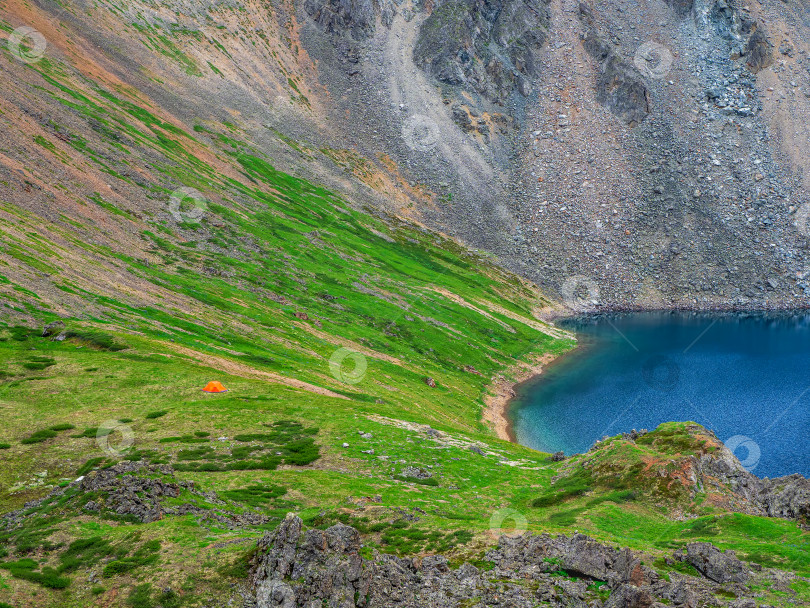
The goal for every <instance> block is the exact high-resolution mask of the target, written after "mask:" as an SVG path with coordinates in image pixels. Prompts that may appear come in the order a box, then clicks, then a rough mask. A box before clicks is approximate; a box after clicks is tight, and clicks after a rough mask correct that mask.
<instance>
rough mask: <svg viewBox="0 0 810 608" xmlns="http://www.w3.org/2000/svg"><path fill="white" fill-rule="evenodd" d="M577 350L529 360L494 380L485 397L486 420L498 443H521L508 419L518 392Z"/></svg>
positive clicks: (576, 348) (540, 354)
mask: <svg viewBox="0 0 810 608" xmlns="http://www.w3.org/2000/svg"><path fill="white" fill-rule="evenodd" d="M578 348H579V346H576V347H574V348H573V349H571V350H569V351H566V352H564V353H560V354H557V355H555V354H553V353H536V354H535V355H534V356H530V360H529V361H521V362H519V363H516V364H514V365H512V366H510V367H509V368H507V369H506V370H504V371H503V372H501V373H499V374H498V375H497V376H495V377H493V378H492V380H491V381H490V383H489V385H488V386H487V394H486V396H485V397H484V405H485V407H484V411H483V419H484V423H485V424H488V425H489V426H490V428H492V429H493V430H494V431H495V433H496V434H497V436H498V438H499V439H503V440H504V441H509V442H510V443H518V441H517V437H516V435H515V431H514V428H513V423H512V420H511V419H510V418H509V411H510V410H511V408H512V405H513V403H514V400H515V399H516V398H517V396H518V394H517V392H516V391H515V389H517V388H519V387H520V386H521V385H523V384H525V383H527V382H531V381H532V380H534V379H536V378H538V377H540V376H541V375H542V373H543V370H544V369H546V368H547V367H548V366H549V365H550V364H551V363H552V362H553V361H556V360H559V359H560V358H561V357H563V356H564V355H567V354H569V353H572V352H574V351H575V350H578Z"/></svg>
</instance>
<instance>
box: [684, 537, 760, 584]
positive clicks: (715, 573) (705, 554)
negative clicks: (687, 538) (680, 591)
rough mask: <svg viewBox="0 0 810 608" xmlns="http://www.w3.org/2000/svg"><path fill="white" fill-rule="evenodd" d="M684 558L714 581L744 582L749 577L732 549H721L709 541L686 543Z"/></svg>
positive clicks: (746, 569)
mask: <svg viewBox="0 0 810 608" xmlns="http://www.w3.org/2000/svg"><path fill="white" fill-rule="evenodd" d="M685 560H686V562H687V563H689V564H691V565H692V566H694V567H695V568H696V569H697V570H698V572H700V573H701V574H702V575H703V576H705V577H706V578H708V579H711V580H713V581H714V582H716V583H746V582H747V581H748V578H749V574H748V568H746V566H745V564H744V563H743V562H741V561H740V560H739V559H737V555H736V554H735V553H734V551H721V550H720V549H718V548H717V547H715V546H714V545H712V544H711V543H690V544H688V545H687V546H686V558H685Z"/></svg>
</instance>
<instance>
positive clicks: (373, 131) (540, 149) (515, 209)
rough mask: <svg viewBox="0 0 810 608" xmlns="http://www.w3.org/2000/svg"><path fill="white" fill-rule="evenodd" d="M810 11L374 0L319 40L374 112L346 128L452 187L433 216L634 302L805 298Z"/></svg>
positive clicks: (415, 171) (605, 298) (420, 175)
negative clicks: (345, 60) (338, 51)
mask: <svg viewBox="0 0 810 608" xmlns="http://www.w3.org/2000/svg"><path fill="white" fill-rule="evenodd" d="M313 6H315V7H317V6H323V4H320V5H319V3H318V0H311V2H310V3H309V4H308V9H307V12H308V13H309V14H310V15H314V16H317V15H319V14H320V12H322V11H323V10H324V9H322V8H320V9H319V8H313ZM326 6H331V5H330V4H327V5H326ZM805 9H806V7H805V6H804V5H801V4H799V5H791V6H787V5H785V3H782V2H767V3H764V4H762V5H759V4H752V5H750V6H744V5H743V3H742V2H738V1H736V0H735V1H732V2H726V1H724V0H717V1H706V0H699V1H698V2H694V3H693V2H686V1H677V2H669V3H666V2H663V1H656V2H653V3H651V4H648V5H643V6H642V5H637V4H635V3H621V2H610V3H595V4H593V5H587V4H581V3H579V2H577V1H574V0H554V1H552V2H550V3H548V4H546V3H544V2H528V3H524V2H518V3H513V2H494V3H482V2H471V1H470V2H439V3H420V4H409V3H402V4H393V3H386V4H374V3H368V4H366V5H363V10H362V11H359V9H358V11H359V12H358V14H357V15H356V16H355V15H353V13H352V10H348V11H344V13H343V20H344V27H343V29H341V28H336V27H334V26H332V27H330V28H328V29H327V30H326V31H325V30H324V29H323V28H321V27H320V26H319V25H318V23H319V22H318V20H317V19H316V20H315V21H310V22H309V24H310V25H309V26H307V27H309V28H311V29H309V30H308V29H307V27H305V28H304V31H305V36H304V42H305V44H306V45H307V48H308V49H309V50H310V52H311V53H312V54H313V56H315V57H317V58H319V59H320V60H322V63H321V64H320V71H319V78H320V79H321V82H322V83H324V84H325V86H326V88H327V89H329V90H331V91H333V92H335V93H337V94H336V95H335V97H336V98H339V99H340V101H339V102H338V106H339V107H340V108H341V109H345V108H352V109H353V116H354V118H355V119H356V117H357V116H361V117H362V119H361V120H360V121H357V120H355V122H354V123H353V126H350V125H348V124H347V125H346V127H345V128H351V129H353V136H355V137H356V138H358V139H361V140H363V142H364V143H363V145H365V146H366V147H367V148H368V149H369V150H372V149H380V150H385V152H386V153H388V154H391V155H392V156H393V157H394V158H395V159H396V160H397V162H398V163H399V164H400V166H402V167H405V168H406V170H407V172H408V176H409V178H410V179H412V180H414V181H418V182H423V183H426V184H428V186H429V187H430V188H431V190H433V191H434V192H436V193H437V199H436V200H437V206H436V207H435V208H430V207H426V208H423V209H422V210H421V211H422V214H423V216H424V217H425V219H426V220H427V221H429V222H431V223H434V224H436V225H438V226H440V227H443V228H446V229H447V230H448V231H450V232H453V233H455V234H457V235H459V236H461V237H462V238H463V239H465V240H467V241H468V242H470V243H471V244H473V245H475V246H481V247H486V248H489V249H490V250H492V251H493V252H495V253H496V254H497V255H498V256H499V257H500V258H501V259H502V260H503V261H504V262H505V263H506V264H507V265H509V266H510V267H512V268H514V269H517V270H519V271H520V272H522V273H524V274H526V275H527V276H529V277H531V278H532V279H534V280H536V281H538V282H540V283H541V284H543V285H544V286H546V287H549V288H553V289H556V290H557V291H558V292H563V291H565V290H563V286H564V285H568V287H569V289H568V292H570V291H571V289H570V287H571V284H572V281H573V283H574V284H576V283H577V278H578V277H584V278H583V279H579V282H580V283H582V284H587V285H590V286H591V288H592V291H593V292H594V293H592V294H591V295H592V296H594V299H598V300H599V301H600V303H602V304H605V305H610V306H615V307H648V306H689V307H729V306H783V305H802V304H805V303H806V301H807V296H806V295H805V287H806V283H805V275H806V273H807V269H806V268H805V264H806V262H805V258H806V247H807V240H806V238H805V234H804V226H803V224H804V220H805V219H806V218H805V217H804V215H803V211H804V210H803V209H802V204H803V203H804V197H805V195H806V184H805V183H804V181H803V168H804V165H805V164H807V162H809V161H808V160H807V157H808V156H809V155H807V154H805V151H806V148H807V141H808V140H807V135H808V134H807V132H806V130H805V127H804V123H805V122H806V121H805V120H804V119H803V117H805V116H807V115H808V112H810V98H808V96H807V95H810V72H808V71H807V67H808V65H809V64H808V61H810V60H808V58H807V51H808V48H807V47H806V45H805V43H804V42H803V40H806V39H807V36H806V35H805V34H806V28H807V12H806V10H805ZM319 11H320V12H319ZM372 14H373V15H374V17H375V19H374V20H373V23H372V20H371V19H370V15H372ZM355 21H356V22H358V23H362V24H363V26H362V27H360V29H359V32H360V33H359V35H358V27H357V26H356V25H355V24H354V22H355ZM307 31H308V32H309V33H308V34H306V32H307ZM326 32H328V34H327V35H326V37H325V36H324V34H325V33H326ZM392 39H393V40H395V43H392V42H391V41H392ZM392 44H393V46H395V47H396V52H395V53H390V52H388V53H387V52H386V49H390V48H391V47H392ZM411 45H412V48H413V51H412V55H411V57H407V54H408V47H410V46H411ZM334 48H343V49H348V51H347V52H348V54H350V55H351V56H352V57H353V58H354V59H353V61H354V62H353V63H352V64H351V66H354V67H351V66H349V67H348V68H347V67H346V66H345V65H341V62H340V61H339V58H336V55H335V53H334V52H332V51H331V50H329V49H334ZM412 60H413V63H411V61H412ZM414 65H415V66H416V68H418V70H419V71H416V72H415V71H414V69H413V66H414ZM341 69H343V70H344V71H346V73H349V74H351V77H350V78H346V79H343V80H342V81H341V82H338V79H337V78H336V77H335V74H336V73H338V72H340V70H341ZM383 83H385V85H384V86H383ZM769 89H773V90H769ZM414 130H416V131H417V132H418V133H423V138H422V139H421V140H420V139H419V137H417V142H418V143H417V145H413V141H412V140H413V135H412V133H413V131H414ZM409 138H411V139H410V140H409ZM462 139H463V141H464V142H465V143H460V142H461V141H462ZM419 142H421V143H419ZM482 163H486V164H487V165H489V168H487V169H482V168H481V167H482ZM490 176H492V178H490ZM797 224H798V225H797ZM585 279H588V280H585ZM574 287H576V285H574ZM597 290H598V298H597V297H596V291H597ZM574 293H575V294H577V293H582V292H581V291H579V292H577V290H576V289H574ZM563 295H565V294H563Z"/></svg>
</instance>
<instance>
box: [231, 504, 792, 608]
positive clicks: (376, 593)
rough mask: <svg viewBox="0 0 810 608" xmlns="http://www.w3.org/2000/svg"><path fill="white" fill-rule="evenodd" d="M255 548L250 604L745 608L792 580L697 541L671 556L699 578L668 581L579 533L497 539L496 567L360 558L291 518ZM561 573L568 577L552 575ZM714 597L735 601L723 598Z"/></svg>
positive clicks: (303, 607)
mask: <svg viewBox="0 0 810 608" xmlns="http://www.w3.org/2000/svg"><path fill="white" fill-rule="evenodd" d="M257 548H258V551H257V553H256V555H255V556H254V558H253V565H252V569H251V575H250V586H251V593H250V597H249V599H248V600H247V601H246V603H245V607H246V608H271V607H272V608H313V607H315V606H321V605H329V606H340V607H341V608H349V607H355V606H356V607H358V608H394V607H402V608H417V607H418V608H425V607H430V608H451V607H453V608H455V607H461V606H463V607H464V608H483V607H484V606H487V607H497V606H502V607H504V608H507V607H508V608H524V607H525V608H530V607H533V606H537V605H538V602H540V603H542V605H547V606H554V607H560V608H562V607H566V608H586V607H587V608H652V607H655V608H662V607H663V606H665V605H669V606H677V607H690V608H696V607H697V606H730V607H735V608H743V607H745V608H748V607H749V606H757V603H756V601H755V600H754V599H752V598H753V597H754V596H755V595H756V591H755V590H754V589H753V588H752V586H753V585H756V584H761V583H762V582H764V581H776V580H784V576H786V575H785V573H782V572H779V571H775V570H774V571H771V570H769V571H763V569H762V568H761V567H759V566H756V565H752V564H746V563H744V562H741V561H740V560H739V559H737V557H736V556H735V555H734V553H733V552H722V551H720V550H718V549H717V548H716V547H714V546H712V545H711V544H709V543H692V544H690V545H688V546H687V549H686V552H685V553H683V552H679V553H676V554H675V555H673V557H672V558H670V559H671V561H672V562H674V561H683V562H686V563H688V564H690V565H692V566H694V567H695V568H696V569H697V570H698V571H699V572H700V573H701V574H702V578H699V577H694V576H687V575H679V574H677V573H674V572H673V573H671V574H669V580H666V579H665V578H663V577H662V576H661V575H659V574H658V572H656V571H655V570H653V569H652V568H650V567H648V566H646V565H644V564H643V563H642V559H643V558H644V556H643V555H641V554H637V553H634V552H633V551H631V550H630V549H626V548H625V549H615V548H613V547H608V546H606V545H603V544H600V543H598V542H596V541H594V540H593V539H591V538H588V537H587V536H584V535H581V534H577V535H574V536H570V537H567V536H557V537H552V536H549V535H547V534H543V535H539V536H538V535H532V534H529V533H526V534H523V535H521V536H518V537H514V538H512V537H508V536H501V537H500V540H499V542H498V546H497V548H496V549H493V550H491V551H489V552H488V553H487V554H486V556H485V560H486V561H488V562H490V563H491V564H492V566H493V567H492V569H491V570H481V569H479V568H477V567H475V566H473V565H471V564H469V563H465V564H463V565H462V566H461V567H459V568H457V569H452V568H451V567H450V566H449V565H448V561H447V559H446V558H444V557H441V556H425V557H420V558H398V557H395V556H392V555H382V554H378V553H376V552H375V553H374V555H373V556H372V557H371V558H366V557H363V556H361V554H360V550H361V548H362V541H361V537H360V534H359V532H358V531H357V530H355V529H354V528H351V527H349V526H345V525H343V524H337V525H335V526H332V527H331V528H329V529H327V530H325V531H321V530H306V531H304V530H303V526H302V522H301V520H300V519H299V518H298V517H296V516H295V515H293V514H289V515H288V516H287V518H286V519H285V520H284V522H283V523H282V524H281V525H280V526H279V527H278V528H277V529H276V530H274V531H273V532H267V533H266V534H265V535H264V537H263V538H262V539H261V540H259V542H258V547H257ZM559 571H563V572H565V573H566V575H567V577H563V578H561V577H560V576H555V574H554V573H556V572H559ZM787 576H790V575H787ZM594 581H602V582H604V583H605V587H606V588H608V589H610V592H611V593H610V596H609V598H608V599H607V600H604V599H603V598H602V597H600V595H599V594H598V593H596V592H595V590H594V587H590V588H589V585H590V584H591V583H593V582H594ZM718 591H722V592H724V593H725V594H727V595H728V594H729V593H733V595H735V596H736V599H734V600H733V601H726V602H720V601H718V599H717V596H716V595H715V593H717V592H718Z"/></svg>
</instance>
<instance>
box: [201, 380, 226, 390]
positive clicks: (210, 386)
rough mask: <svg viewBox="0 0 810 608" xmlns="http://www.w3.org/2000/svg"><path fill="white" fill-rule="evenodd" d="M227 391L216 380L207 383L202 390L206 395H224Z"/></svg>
mask: <svg viewBox="0 0 810 608" xmlns="http://www.w3.org/2000/svg"><path fill="white" fill-rule="evenodd" d="M227 390H228V389H227V388H225V387H224V386H222V382H219V381H218V380H214V381H212V382H209V383H208V384H206V385H205V388H204V389H203V391H204V392H206V393H224V392H225V391H227Z"/></svg>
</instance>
